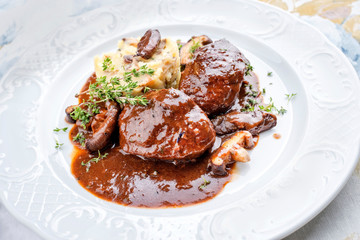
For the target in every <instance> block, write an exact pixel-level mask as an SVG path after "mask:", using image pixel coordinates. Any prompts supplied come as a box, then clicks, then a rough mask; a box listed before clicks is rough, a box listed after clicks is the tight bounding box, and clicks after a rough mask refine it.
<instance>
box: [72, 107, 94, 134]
mask: <svg viewBox="0 0 360 240" xmlns="http://www.w3.org/2000/svg"><path fill="white" fill-rule="evenodd" d="M91 116H92V114H90V113H89V112H88V111H86V110H84V109H82V108H81V107H79V106H77V107H75V108H74V111H72V113H70V117H71V118H72V119H74V120H75V121H76V120H80V121H81V126H82V127H83V128H84V129H86V124H88V123H89V122H90V117H91Z"/></svg>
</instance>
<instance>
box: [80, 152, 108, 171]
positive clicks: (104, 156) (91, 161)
mask: <svg viewBox="0 0 360 240" xmlns="http://www.w3.org/2000/svg"><path fill="white" fill-rule="evenodd" d="M98 154H99V156H98V157H95V158H92V159H90V160H89V161H87V162H86V163H84V161H82V162H81V166H86V172H88V171H89V169H90V167H91V163H98V162H99V161H100V160H102V159H104V158H106V157H107V155H108V153H105V154H104V155H101V153H100V150H98Z"/></svg>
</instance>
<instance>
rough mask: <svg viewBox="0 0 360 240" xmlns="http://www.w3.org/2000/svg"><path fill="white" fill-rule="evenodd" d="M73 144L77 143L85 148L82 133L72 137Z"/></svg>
mask: <svg viewBox="0 0 360 240" xmlns="http://www.w3.org/2000/svg"><path fill="white" fill-rule="evenodd" d="M73 141H74V142H79V143H80V144H81V146H83V147H85V137H84V134H83V133H78V134H76V136H75V137H73Z"/></svg>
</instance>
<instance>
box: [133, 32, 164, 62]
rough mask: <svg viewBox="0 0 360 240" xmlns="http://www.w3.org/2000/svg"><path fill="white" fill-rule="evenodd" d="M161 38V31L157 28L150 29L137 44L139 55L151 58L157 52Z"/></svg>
mask: <svg viewBox="0 0 360 240" xmlns="http://www.w3.org/2000/svg"><path fill="white" fill-rule="evenodd" d="M160 40H161V35H160V32H159V31H158V30H157V29H155V30H153V29H149V30H147V31H146V33H145V34H144V36H142V38H141V39H140V41H139V43H138V45H137V48H138V49H137V53H136V55H137V56H140V57H143V58H145V59H149V58H151V57H152V55H153V54H154V53H155V51H156V49H157V47H158V45H159V43H160Z"/></svg>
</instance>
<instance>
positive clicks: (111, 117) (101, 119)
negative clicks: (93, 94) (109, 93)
mask: <svg viewBox="0 0 360 240" xmlns="http://www.w3.org/2000/svg"><path fill="white" fill-rule="evenodd" d="M119 113H120V106H119V105H118V104H117V103H116V102H113V101H107V102H106V111H105V112H101V113H99V114H98V115H96V116H95V117H94V120H93V121H92V123H91V127H92V129H93V136H92V137H91V138H89V139H86V141H85V147H86V149H87V150H89V151H90V152H95V151H98V150H101V149H103V148H104V147H106V145H108V144H109V142H110V138H111V135H112V133H113V132H114V130H115V128H116V123H117V119H118V116H119Z"/></svg>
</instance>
